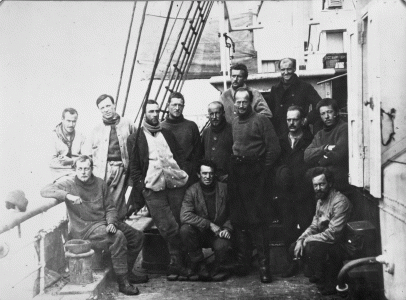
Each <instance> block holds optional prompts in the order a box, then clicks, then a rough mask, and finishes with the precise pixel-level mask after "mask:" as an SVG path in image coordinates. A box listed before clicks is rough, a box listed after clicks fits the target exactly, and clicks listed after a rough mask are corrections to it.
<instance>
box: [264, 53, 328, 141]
mask: <svg viewBox="0 0 406 300" xmlns="http://www.w3.org/2000/svg"><path fill="white" fill-rule="evenodd" d="M279 68H280V70H281V81H280V82H279V84H278V85H276V86H273V87H272V89H271V93H270V95H269V97H268V98H267V99H266V102H267V103H268V106H269V108H270V109H271V111H272V113H273V118H272V123H273V125H274V127H275V131H276V133H277V134H278V136H279V135H281V134H282V133H284V132H286V131H287V126H286V112H287V109H288V107H289V106H292V105H297V106H300V107H301V108H302V109H303V112H304V115H303V118H304V126H305V127H306V126H307V125H308V124H312V125H313V126H314V127H313V132H314V133H315V132H317V131H318V130H320V129H321V124H322V123H321V121H320V118H319V116H318V113H317V112H316V111H314V109H315V108H316V105H317V103H318V102H319V101H320V100H321V97H320V96H319V94H318V93H317V92H316V90H315V89H314V87H313V86H312V85H310V84H309V83H307V82H304V81H303V80H300V79H299V78H298V77H297V75H296V74H295V71H296V60H295V59H293V58H284V59H282V60H281V61H280V62H279ZM310 105H311V106H312V109H313V110H312V111H311V112H309V106H310Z"/></svg>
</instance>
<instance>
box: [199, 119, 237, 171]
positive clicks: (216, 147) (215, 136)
mask: <svg viewBox="0 0 406 300" xmlns="http://www.w3.org/2000/svg"><path fill="white" fill-rule="evenodd" d="M201 145H202V151H201V152H202V156H203V157H204V158H205V159H208V160H211V161H213V162H214V163H215V164H216V166H217V172H216V175H217V176H218V177H219V178H220V177H222V176H225V175H227V174H229V172H230V157H231V154H233V130H232V128H231V124H230V123H227V122H226V121H225V120H224V124H222V126H221V127H220V128H218V129H217V128H214V127H213V126H209V127H207V128H206V129H204V130H203V134H202V144H201Z"/></svg>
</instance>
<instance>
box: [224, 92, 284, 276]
mask: <svg viewBox="0 0 406 300" xmlns="http://www.w3.org/2000/svg"><path fill="white" fill-rule="evenodd" d="M251 101H252V93H251V91H250V90H248V89H246V88H239V89H237V91H236V93H235V105H236V106H237V112H238V117H237V118H235V119H234V120H233V140H234V144H233V156H232V162H231V174H230V180H229V194H230V220H231V223H232V225H233V227H234V229H235V234H236V239H237V247H238V249H237V259H238V261H237V265H236V268H235V271H236V273H238V274H241V275H246V274H247V273H248V267H249V262H250V258H251V256H250V247H249V246H250V245H249V242H248V239H249V235H251V236H252V240H253V242H254V244H255V246H256V248H257V251H258V263H259V266H260V268H259V272H260V280H261V282H263V283H268V282H271V281H272V279H271V274H270V270H269V232H268V224H267V223H268V219H269V215H268V209H267V204H268V203H267V202H268V201H266V197H265V195H264V190H265V187H266V185H267V184H268V183H267V179H268V174H269V173H270V170H271V168H272V167H273V165H274V163H275V161H276V159H277V158H278V156H279V154H280V146H279V141H278V138H277V136H276V134H275V131H274V129H273V126H272V123H271V121H270V120H269V119H268V118H267V117H266V116H264V115H263V114H257V113H256V112H254V111H253V109H252V106H251Z"/></svg>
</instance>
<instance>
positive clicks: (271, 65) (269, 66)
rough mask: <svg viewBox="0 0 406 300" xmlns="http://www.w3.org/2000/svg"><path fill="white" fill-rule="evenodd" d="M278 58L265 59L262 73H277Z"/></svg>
mask: <svg viewBox="0 0 406 300" xmlns="http://www.w3.org/2000/svg"><path fill="white" fill-rule="evenodd" d="M278 62H279V61H278V60H263V61H262V73H275V72H278V71H279V68H278Z"/></svg>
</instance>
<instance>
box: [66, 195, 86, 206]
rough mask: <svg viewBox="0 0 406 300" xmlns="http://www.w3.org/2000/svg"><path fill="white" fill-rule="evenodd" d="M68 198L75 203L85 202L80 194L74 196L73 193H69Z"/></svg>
mask: <svg viewBox="0 0 406 300" xmlns="http://www.w3.org/2000/svg"><path fill="white" fill-rule="evenodd" d="M66 199H68V200H69V201H72V202H73V204H75V205H78V204H82V202H83V201H82V199H81V198H80V197H79V196H74V195H71V194H67V195H66Z"/></svg>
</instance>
